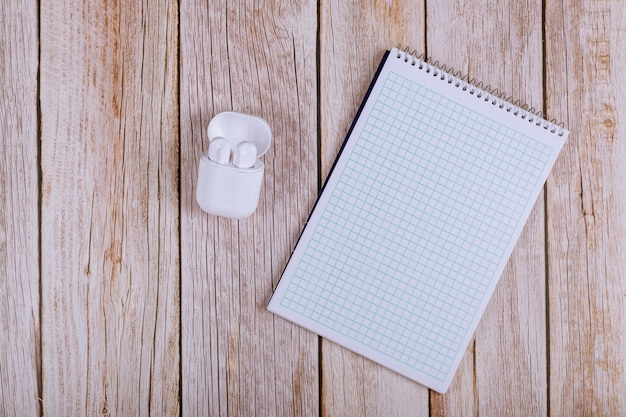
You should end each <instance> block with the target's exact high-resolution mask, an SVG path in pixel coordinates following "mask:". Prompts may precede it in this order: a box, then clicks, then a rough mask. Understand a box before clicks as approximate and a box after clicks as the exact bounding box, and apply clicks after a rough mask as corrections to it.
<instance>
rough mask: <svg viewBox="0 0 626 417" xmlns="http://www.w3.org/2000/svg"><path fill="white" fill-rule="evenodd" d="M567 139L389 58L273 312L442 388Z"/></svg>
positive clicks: (459, 85) (396, 56)
mask: <svg viewBox="0 0 626 417" xmlns="http://www.w3.org/2000/svg"><path fill="white" fill-rule="evenodd" d="M420 67H421V68H420ZM442 78H443V79H442ZM448 81H450V82H448ZM471 91H473V92H472V93H471ZM515 113H517V115H516V114H515ZM522 116H524V117H522ZM529 119H532V121H529ZM567 134H568V132H567V131H565V130H563V129H561V128H558V127H556V126H554V125H552V124H550V123H548V122H546V121H545V120H543V119H540V118H538V117H537V116H535V115H530V114H526V113H525V112H523V111H521V110H520V109H518V108H515V107H513V106H511V105H510V104H509V103H505V102H503V101H502V100H499V99H497V98H495V97H493V96H491V95H490V94H488V93H487V92H484V91H481V90H477V89H475V88H474V87H472V86H468V85H467V84H465V83H463V82H462V81H461V80H458V79H455V78H454V77H452V76H450V75H449V74H446V73H444V72H442V71H440V70H439V69H437V68H435V67H432V66H430V65H428V64H427V63H424V62H422V61H419V60H414V58H413V57H411V56H407V55H406V54H405V53H404V52H401V51H398V50H396V49H394V50H392V51H391V52H390V53H388V54H387V55H386V56H385V58H384V59H383V63H382V64H381V67H380V68H379V71H378V72H377V76H376V78H375V79H374V81H373V82H372V85H371V87H370V91H369V94H368V96H367V97H366V99H365V101H364V103H363V105H362V107H361V109H360V111H359V114H358V115H357V118H356V119H355V122H354V124H353V126H352V128H351V130H350V133H349V134H348V137H347V138H346V141H345V143H344V146H343V148H342V151H341V153H340V155H339V157H338V159H337V161H336V163H335V166H334V168H333V170H332V172H331V174H330V176H329V178H328V180H327V183H326V184H325V186H324V189H323V192H322V193H321V195H320V198H319V199H318V202H317V204H316V206H315V208H314V210H313V213H312V214H311V217H310V219H309V221H308V223H307V225H306V227H305V229H304V231H303V233H302V235H301V238H300V240H299V242H298V244H297V246H296V248H295V250H294V252H293V254H292V257H291V259H290V260H289V263H288V265H287V267H286V269H285V271H284V273H283V276H282V279H281V281H280V283H279V285H278V287H277V288H276V291H275V294H274V296H273V298H272V300H271V302H270V304H269V310H270V311H272V312H274V313H276V314H278V315H280V316H282V317H284V318H286V319H288V320H291V321H293V322H295V323H298V324H300V325H302V326H304V327H306V328H308V329H310V330H311V331H314V332H316V333H318V334H319V335H321V336H323V337H326V338H328V339H330V340H333V341H335V342H337V343H339V344H341V345H343V346H345V347H347V348H349V349H351V350H353V351H355V352H358V353H360V354H362V355H364V356H366V357H368V358H370V359H372V360H374V361H376V362H378V363H380V364H382V365H384V366H387V367H389V368H391V369H393V370H395V371H397V372H399V373H400V374H403V375H405V376H407V377H409V378H411V379H414V380H415V381H418V382H420V383H422V384H424V385H426V386H428V387H430V388H431V389H434V390H436V391H439V392H445V391H446V390H447V389H448V386H449V385H450V382H451V380H452V377H453V376H454V373H455V371H456V368H457V367H458V364H459V362H460V360H461V358H462V356H463V354H464V352H465V349H466V347H467V345H468V343H469V341H470V339H471V338H472V335H473V333H474V330H475V328H476V326H477V324H478V322H479V320H480V317H481V315H482V313H483V311H484V309H485V306H486V305H487V303H488V301H489V298H490V296H491V294H492V292H493V290H494V287H495V285H496V283H497V281H498V279H499V277H500V275H501V274H502V271H503V269H504V267H505V265H506V263H507V260H508V258H509V256H510V254H511V251H512V250H513V247H514V245H515V243H516V241H517V239H518V237H519V235H520V233H521V231H522V228H523V227H524V223H525V222H526V219H527V217H528V215H529V213H530V211H531V209H532V207H533V205H534V203H535V200H536V199H537V196H538V194H539V192H540V190H541V188H542V187H543V184H544V182H545V180H546V177H547V175H548V173H549V171H550V169H551V167H552V165H553V163H554V161H555V159H556V157H557V155H558V153H559V151H560V149H561V147H562V145H563V143H564V141H565V139H566V137H567Z"/></svg>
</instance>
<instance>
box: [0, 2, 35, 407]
mask: <svg viewBox="0 0 626 417" xmlns="http://www.w3.org/2000/svg"><path fill="white" fill-rule="evenodd" d="M0 22H2V29H3V31H2V35H1V36H0V85H1V86H2V88H1V89H0V149H2V151H1V153H2V162H1V163H0V205H1V208H0V271H1V272H0V275H1V276H0V415H3V416H18V415H29V416H35V415H40V413H41V407H40V402H39V399H38V398H39V396H40V395H41V393H40V387H39V377H40V374H39V373H40V365H39V363H40V362H39V361H40V338H39V336H40V333H39V263H38V258H39V243H38V239H39V214H38V206H37V204H38V199H39V186H38V172H39V168H38V160H37V158H38V156H37V154H38V149H37V147H38V144H37V142H38V137H37V128H38V121H37V64H38V62H37V60H38V57H37V54H38V39H37V2H35V1H10V2H3V3H2V5H1V6H0Z"/></svg>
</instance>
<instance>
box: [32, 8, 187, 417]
mask: <svg viewBox="0 0 626 417" xmlns="http://www.w3.org/2000/svg"><path fill="white" fill-rule="evenodd" d="M177 13H178V12H177V2H176V1H166V0H163V1H158V2H150V3H149V4H147V3H143V4H142V3H136V2H105V3H101V2H96V1H85V2H76V1H70V0H68V1H63V2H56V1H54V2H53V1H42V2H41V117H42V132H41V152H42V156H41V164H42V207H41V213H42V226H41V227H42V229H41V233H42V254H41V257H42V258H41V259H42V261H41V262H42V283H41V285H42V316H43V318H42V374H43V412H44V414H45V415H91V416H95V415H103V416H108V415H150V414H158V415H160V414H164V415H175V414H178V412H179V409H180V405H179V392H178V391H179V389H178V388H179V375H180V371H179V369H180V368H179V361H180V354H179V337H180V332H179V323H180V321H179V320H180V317H179V281H178V278H179V241H178V235H179V228H178V210H179V208H178V105H177V95H176V92H177V90H176V85H177V67H176V64H177V61H178V57H177V38H178V35H177V27H178V25H177V20H178V17H177Z"/></svg>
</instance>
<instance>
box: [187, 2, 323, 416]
mask: <svg viewBox="0 0 626 417" xmlns="http://www.w3.org/2000/svg"><path fill="white" fill-rule="evenodd" d="M180 25H181V64H180V68H181V91H180V102H181V198H182V200H181V230H182V232H181V250H182V253H183V254H184V256H183V259H182V260H183V262H182V301H183V302H182V349H183V354H182V357H183V364H182V374H183V386H182V390H183V411H184V414H185V415H200V416H204V415H258V416H264V415H267V416H275V415H308V416H313V415H318V399H319V389H318V387H319V381H318V337H317V336H316V335H314V334H313V333H311V332H308V331H306V330H304V329H302V328H300V327H298V326H296V325H293V324H291V323H288V322H287V321H285V320H283V319H280V318H278V317H276V316H274V315H272V314H271V313H269V312H268V311H267V309H266V306H267V303H268V302H269V299H270V296H271V294H272V291H273V288H274V287H275V286H276V284H277V283H278V279H279V278H280V275H281V273H282V270H283V268H284V267H285V264H286V262H287V259H288V257H289V254H290V253H291V250H292V249H293V247H294V245H295V242H296V239H297V237H298V235H299V233H300V230H301V228H302V227H303V225H304V222H305V220H306V218H307V216H308V213H309V211H310V210H311V208H312V206H313V203H314V201H315V197H316V194H317V192H316V186H317V132H316V128H317V114H316V113H317V97H316V92H317V83H316V50H315V48H316V27H317V8H316V3H315V2H312V1H306V2H302V3H292V4H284V3H277V2H271V1H268V2H263V1H262V2H260V3H258V2H252V1H240V2H226V1H219V2H206V1H186V2H183V3H182V4H181V24H180ZM226 110H236V111H241V112H246V113H251V114H256V115H259V116H261V117H263V118H264V119H266V120H267V122H268V123H269V125H270V127H271V128H272V132H273V135H274V139H273V143H272V145H271V147H270V150H269V151H268V153H267V154H266V155H265V156H263V158H262V159H263V161H264V162H265V179H264V183H263V186H262V190H261V197H260V201H259V207H258V208H257V210H256V212H255V213H254V214H253V215H252V216H251V217H249V218H247V219H245V220H240V221H237V220H229V219H225V218H218V217H216V216H213V215H209V214H206V213H204V212H202V211H201V210H200V208H199V206H198V204H197V203H196V200H195V191H196V182H197V169H198V161H199V159H200V155H201V153H202V152H203V151H205V150H206V149H207V148H208V139H207V137H206V128H207V125H208V123H209V121H210V119H211V118H212V117H213V116H215V115H216V114H218V113H219V112H222V111H226Z"/></svg>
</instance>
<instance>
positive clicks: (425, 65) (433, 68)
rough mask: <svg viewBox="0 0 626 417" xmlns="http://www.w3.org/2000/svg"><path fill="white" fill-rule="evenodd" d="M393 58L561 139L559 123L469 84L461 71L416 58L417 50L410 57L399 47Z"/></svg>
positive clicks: (474, 82)
mask: <svg viewBox="0 0 626 417" xmlns="http://www.w3.org/2000/svg"><path fill="white" fill-rule="evenodd" d="M396 58H398V59H403V60H404V62H406V63H410V64H411V65H412V66H417V68H418V69H420V70H425V71H426V73H427V74H431V73H432V75H433V77H437V78H439V79H440V80H441V81H447V82H448V84H452V85H454V86H455V87H457V88H461V89H463V91H468V92H469V93H470V94H472V95H475V96H476V97H477V98H482V99H483V100H485V102H491V104H492V105H494V106H498V107H499V108H501V109H503V110H506V111H507V112H509V113H513V114H514V115H515V116H519V117H521V118H522V119H524V120H527V121H528V122H530V123H534V124H535V125H536V126H541V127H542V128H544V129H545V130H549V131H550V132H551V133H556V134H557V135H559V136H563V134H564V133H565V132H564V124H563V123H562V122H561V123H557V121H556V120H555V119H552V120H550V121H548V120H547V119H546V118H545V117H544V116H545V115H544V114H543V112H542V111H537V110H536V109H535V108H534V107H531V108H528V105H527V104H523V103H520V101H519V100H516V101H515V102H512V100H513V97H512V96H509V97H507V96H506V94H505V93H504V92H500V91H498V89H497V88H493V87H491V85H487V86H483V82H482V81H477V80H476V79H475V78H472V79H471V80H470V79H469V77H468V75H467V74H465V75H462V74H461V71H456V70H455V69H454V68H453V67H447V66H446V65H443V64H440V63H439V61H435V62H432V60H431V58H427V57H425V56H424V54H419V55H418V54H417V51H416V50H413V52H410V53H409V50H408V48H405V49H400V48H399V47H398V54H397V56H396Z"/></svg>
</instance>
